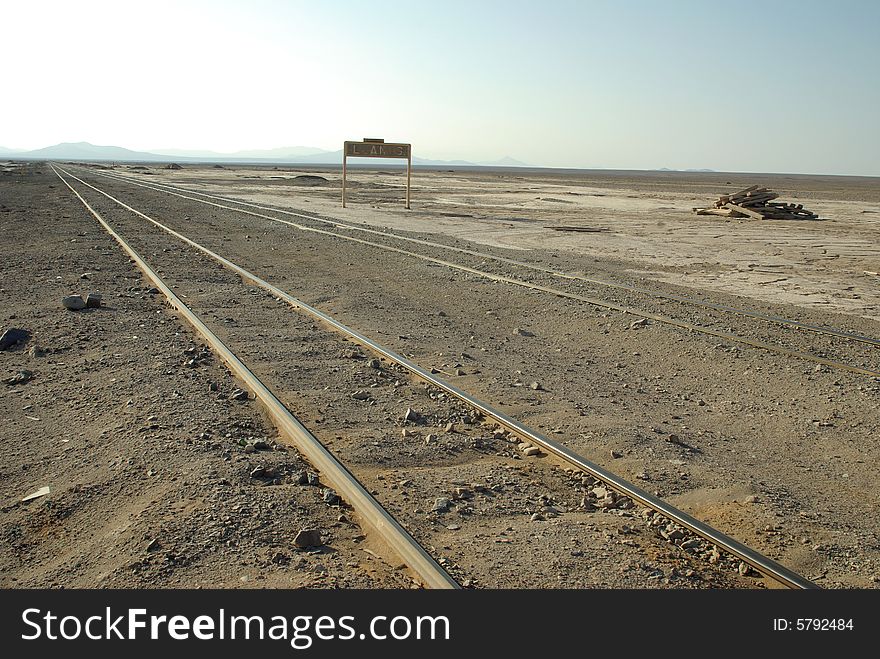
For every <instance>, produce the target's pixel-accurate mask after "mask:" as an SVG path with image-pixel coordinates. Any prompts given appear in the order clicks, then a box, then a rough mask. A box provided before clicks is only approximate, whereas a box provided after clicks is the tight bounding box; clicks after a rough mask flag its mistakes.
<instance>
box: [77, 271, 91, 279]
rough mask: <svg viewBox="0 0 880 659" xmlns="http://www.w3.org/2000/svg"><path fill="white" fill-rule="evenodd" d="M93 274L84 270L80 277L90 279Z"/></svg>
mask: <svg viewBox="0 0 880 659" xmlns="http://www.w3.org/2000/svg"><path fill="white" fill-rule="evenodd" d="M91 275H92V273H91V272H84V273H82V274H81V275H80V276H79V278H80V279H88V278H89V277H90V276H91Z"/></svg>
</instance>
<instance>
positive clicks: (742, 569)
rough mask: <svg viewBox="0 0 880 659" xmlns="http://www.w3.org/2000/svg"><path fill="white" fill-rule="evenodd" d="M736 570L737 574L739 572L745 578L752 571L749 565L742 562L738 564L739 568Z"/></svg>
mask: <svg viewBox="0 0 880 659" xmlns="http://www.w3.org/2000/svg"><path fill="white" fill-rule="evenodd" d="M736 569H737V572H739V573H740V574H741V575H742V576H746V575H747V574H748V573H749V572H751V571H752V568H751V567H749V564H748V563H745V562H743V561H740V562H739V566H738V567H737V568H736Z"/></svg>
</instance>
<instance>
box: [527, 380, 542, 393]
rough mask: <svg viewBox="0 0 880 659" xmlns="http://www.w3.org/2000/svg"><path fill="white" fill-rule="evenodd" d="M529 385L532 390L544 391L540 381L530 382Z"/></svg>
mask: <svg viewBox="0 0 880 659" xmlns="http://www.w3.org/2000/svg"><path fill="white" fill-rule="evenodd" d="M529 387H530V388H531V389H532V390H533V391H544V386H543V385H542V384H541V383H540V382H532V383H531V384H530V385H529Z"/></svg>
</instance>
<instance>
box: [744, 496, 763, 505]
mask: <svg viewBox="0 0 880 659" xmlns="http://www.w3.org/2000/svg"><path fill="white" fill-rule="evenodd" d="M760 500H761V498H760V497H759V496H758V495H757V494H750V495H749V496H747V497H746V498H745V502H746V503H758V502H759V501H760Z"/></svg>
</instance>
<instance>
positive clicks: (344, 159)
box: [342, 153, 347, 208]
mask: <svg viewBox="0 0 880 659" xmlns="http://www.w3.org/2000/svg"><path fill="white" fill-rule="evenodd" d="M346 159H347V156H346V155H345V153H343V154H342V207H343V208H345V161H346Z"/></svg>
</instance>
